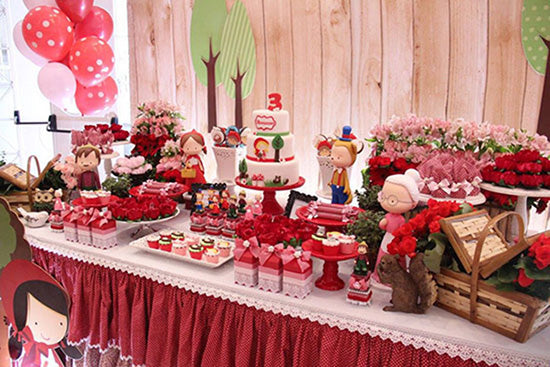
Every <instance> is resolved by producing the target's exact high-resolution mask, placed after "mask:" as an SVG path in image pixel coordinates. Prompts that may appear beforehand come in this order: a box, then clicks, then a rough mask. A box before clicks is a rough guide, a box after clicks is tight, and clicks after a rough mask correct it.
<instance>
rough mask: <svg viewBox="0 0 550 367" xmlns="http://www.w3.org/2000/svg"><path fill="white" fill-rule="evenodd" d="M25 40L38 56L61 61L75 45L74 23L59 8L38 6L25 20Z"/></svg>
mask: <svg viewBox="0 0 550 367" xmlns="http://www.w3.org/2000/svg"><path fill="white" fill-rule="evenodd" d="M23 38H24V39H25V42H26V43H27V45H28V46H29V47H30V48H31V50H33V51H34V52H36V53H37V54H38V55H40V56H42V57H44V58H46V59H48V60H51V61H59V60H62V59H63V58H64V57H65V56H66V55H67V53H68V52H69V51H70V49H71V46H72V45H73V42H74V30H73V23H72V22H71V20H70V19H69V18H68V17H67V16H66V15H65V14H64V13H63V12H62V11H61V10H59V9H57V8H54V7H51V6H37V7H36V8H33V9H31V10H30V11H29V13H28V14H27V15H26V16H25V19H23Z"/></svg>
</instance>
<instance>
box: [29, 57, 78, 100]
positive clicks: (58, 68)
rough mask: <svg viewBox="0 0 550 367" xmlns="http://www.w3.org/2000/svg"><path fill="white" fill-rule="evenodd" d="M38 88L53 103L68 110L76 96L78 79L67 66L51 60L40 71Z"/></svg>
mask: <svg viewBox="0 0 550 367" xmlns="http://www.w3.org/2000/svg"><path fill="white" fill-rule="evenodd" d="M38 88H40V91H41V92H42V94H43V95H44V97H46V98H47V99H48V100H49V101H50V102H51V103H53V104H54V105H56V106H57V107H59V108H61V109H63V110H66V109H67V108H69V107H70V106H71V101H72V100H73V98H74V95H75V92H76V80H75V78H74V75H73V73H72V72H71V69H69V68H68V67H67V66H65V65H63V64H61V63H59V62H50V63H48V64H46V65H45V66H44V67H43V68H42V69H40V72H39V73H38Z"/></svg>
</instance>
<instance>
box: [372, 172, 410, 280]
mask: <svg viewBox="0 0 550 367" xmlns="http://www.w3.org/2000/svg"><path fill="white" fill-rule="evenodd" d="M420 181H421V177H420V174H419V173H418V171H417V170H415V169H408V170H407V171H406V172H405V173H404V174H398V175H392V176H389V177H387V178H386V180H385V181H384V186H382V190H381V191H380V192H379V193H378V202H379V203H380V205H381V206H382V208H383V209H384V210H385V211H386V212H387V214H386V215H385V216H384V218H383V219H382V220H381V221H380V223H379V224H378V225H379V227H380V229H383V230H385V231H386V234H385V235H384V238H383V239H382V243H381V244H380V249H379V250H378V256H377V258H376V266H375V269H376V268H378V264H379V263H380V260H381V259H382V257H383V256H384V255H387V254H388V244H389V243H390V242H391V241H392V240H393V238H394V236H393V234H392V233H393V232H394V231H395V230H397V229H398V228H399V227H401V226H402V225H403V224H405V217H404V216H403V214H404V213H406V212H408V211H411V210H413V209H414V208H415V207H416V205H417V204H418V200H419V197H420V191H419V190H418V185H419V183H420ZM399 263H400V264H401V266H402V267H403V268H404V269H405V270H406V269H407V264H406V258H405V257H401V258H399ZM373 279H374V280H376V281H377V282H380V279H379V277H378V274H377V272H373Z"/></svg>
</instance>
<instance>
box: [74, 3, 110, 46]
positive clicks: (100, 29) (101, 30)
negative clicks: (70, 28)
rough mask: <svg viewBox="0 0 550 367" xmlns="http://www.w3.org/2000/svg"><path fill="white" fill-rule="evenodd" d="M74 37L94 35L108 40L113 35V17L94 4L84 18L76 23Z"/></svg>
mask: <svg viewBox="0 0 550 367" xmlns="http://www.w3.org/2000/svg"><path fill="white" fill-rule="evenodd" d="M75 33H76V39H77V40H79V39H81V38H84V37H89V36H96V37H97V38H101V39H102V40H104V41H108V40H109V39H110V38H111V36H112V35H113V18H111V15H109V13H107V11H105V9H103V8H100V7H99V6H94V7H93V8H92V10H91V11H90V12H89V13H88V15H87V16H86V18H84V20H83V21H82V22H80V23H78V24H77V25H76V28H75Z"/></svg>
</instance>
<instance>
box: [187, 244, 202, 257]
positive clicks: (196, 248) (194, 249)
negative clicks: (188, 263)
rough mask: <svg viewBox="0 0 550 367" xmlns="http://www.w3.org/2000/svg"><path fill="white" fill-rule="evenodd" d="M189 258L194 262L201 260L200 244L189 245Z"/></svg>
mask: <svg viewBox="0 0 550 367" xmlns="http://www.w3.org/2000/svg"><path fill="white" fill-rule="evenodd" d="M188 251H189V256H191V257H192V258H193V259H195V260H200V259H202V253H203V248H202V246H201V245H200V244H195V245H191V246H189V248H188Z"/></svg>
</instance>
